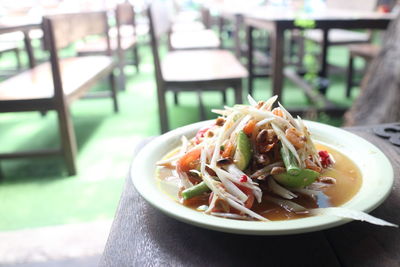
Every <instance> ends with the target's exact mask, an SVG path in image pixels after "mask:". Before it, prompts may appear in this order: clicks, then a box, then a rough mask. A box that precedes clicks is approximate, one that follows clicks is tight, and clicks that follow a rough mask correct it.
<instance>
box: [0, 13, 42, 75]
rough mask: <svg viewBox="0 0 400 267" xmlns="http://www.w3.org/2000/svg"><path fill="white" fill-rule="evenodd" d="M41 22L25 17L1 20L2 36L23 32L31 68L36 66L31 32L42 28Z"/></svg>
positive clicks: (0, 32)
mask: <svg viewBox="0 0 400 267" xmlns="http://www.w3.org/2000/svg"><path fill="white" fill-rule="evenodd" d="M41 23H42V22H41V21H40V20H35V19H26V18H24V17H12V18H9V17H4V18H2V19H0V34H4V33H10V32H22V33H23V34H24V44H25V49H26V52H27V54H28V59H29V67H31V68H33V67H34V66H35V65H36V62H35V57H34V55H33V48H32V44H31V39H30V37H29V31H31V30H33V29H40V28H41Z"/></svg>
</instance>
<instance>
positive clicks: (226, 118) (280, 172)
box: [157, 96, 394, 226]
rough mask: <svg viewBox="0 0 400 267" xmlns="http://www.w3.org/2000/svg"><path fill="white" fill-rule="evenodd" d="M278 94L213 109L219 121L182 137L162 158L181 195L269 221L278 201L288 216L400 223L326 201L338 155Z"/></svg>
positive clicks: (226, 214)
mask: <svg viewBox="0 0 400 267" xmlns="http://www.w3.org/2000/svg"><path fill="white" fill-rule="evenodd" d="M276 100H277V97H276V96H274V97H271V98H270V99H268V100H266V101H259V102H257V101H255V100H254V99H253V98H252V97H251V96H248V101H249V105H235V106H233V107H225V108H224V109H223V110H213V112H214V113H216V114H218V115H219V116H220V117H218V118H217V119H216V120H215V121H214V122H213V123H210V125H208V126H206V127H204V128H202V129H200V130H199V131H198V132H197V134H196V135H195V136H194V137H193V138H191V139H188V138H187V137H185V136H182V145H181V146H180V147H179V148H177V149H175V150H174V151H173V152H171V153H169V155H168V156H166V157H165V158H163V159H162V160H161V161H159V162H158V163H157V165H158V166H159V168H162V169H166V170H169V174H168V179H169V180H174V181H176V184H177V187H178V188H179V190H178V198H179V201H180V203H182V204H183V205H185V206H188V207H191V208H193V209H195V210H198V211H200V212H204V213H205V214H208V215H211V216H217V217H223V218H229V219H239V220H255V221H269V220H270V218H269V217H270V216H269V215H271V211H273V210H274V207H275V209H276V208H279V209H280V210H283V211H285V212H286V213H285V216H286V217H287V218H299V217H304V216H310V215H316V214H323V213H328V214H333V215H336V216H340V217H346V218H352V219H358V220H363V221H368V222H370V223H374V224H378V225H388V226H394V225H393V224H391V223H388V222H386V221H383V220H381V219H378V218H375V217H372V216H370V215H368V214H366V213H363V212H360V211H353V210H348V209H345V208H341V207H335V206H331V205H323V204H321V203H322V200H323V199H322V198H326V197H327V196H326V195H324V194H322V193H323V192H324V190H326V189H327V188H328V189H329V187H331V186H334V185H335V184H336V183H337V180H336V179H337V178H335V177H332V176H330V175H329V173H330V172H329V170H330V169H333V168H334V167H335V164H336V159H335V158H336V156H334V155H333V153H331V152H329V151H328V150H327V149H317V146H316V145H315V144H314V142H313V139H312V138H311V133H310V132H309V130H308V129H307V126H306V125H305V123H304V121H303V120H302V119H301V118H300V117H297V118H296V119H294V118H293V117H292V115H291V114H290V113H289V112H288V111H287V110H286V109H285V108H284V107H283V106H282V105H281V104H280V103H278V105H277V107H274V105H275V102H276ZM338 155H339V154H338ZM359 179H361V177H360V178H359ZM359 184H361V182H360V183H359ZM357 190H358V189H357ZM353 191H354V190H353ZM355 192H356V191H354V194H355ZM318 198H321V199H320V200H319V201H318ZM328 198H329V196H328ZM305 200H307V201H305ZM325 200H326V199H325ZM288 214H289V215H288ZM291 215H295V216H291Z"/></svg>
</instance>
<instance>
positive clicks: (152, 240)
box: [100, 127, 400, 266]
mask: <svg viewBox="0 0 400 267" xmlns="http://www.w3.org/2000/svg"><path fill="white" fill-rule="evenodd" d="M347 130H349V131H351V132H353V133H355V134H357V135H359V136H361V137H363V138H365V139H366V140H368V141H370V142H371V143H373V144H375V145H376V146H377V147H379V148H380V149H381V150H382V151H383V152H384V153H385V154H386V156H387V157H388V158H389V159H390V161H391V163H392V165H393V168H394V174H395V183H394V187H393V191H392V192H391V194H390V196H389V198H388V199H387V200H386V201H385V202H384V203H383V204H382V205H381V206H380V207H378V208H377V209H376V210H375V211H373V212H372V214H373V215H374V216H377V217H379V218H382V219H385V220H388V221H390V222H393V223H397V224H399V222H400V212H399V211H400V147H399V146H395V145H393V144H391V143H390V142H389V141H388V140H386V139H382V138H380V137H378V136H376V135H375V134H374V132H373V127H357V128H348V129H347ZM399 134H400V133H399ZM146 142H148V140H145V141H144V142H143V143H142V145H141V146H138V147H137V148H136V151H137V150H138V149H140V148H141V147H142V146H143V145H144V144H145V143H146ZM100 266H400V230H399V228H392V227H379V226H375V225H370V224H367V223H362V222H351V223H348V224H346V225H343V226H340V227H336V228H333V229H330V230H325V231H319V232H314V233H307V234H299V235H290V236H272V237H271V236H246V235H235V234H227V233H221V232H216V231H211V230H206V229H202V228H198V227H195V226H192V225H188V224H185V223H182V222H179V221H177V220H175V219H172V218H170V217H168V216H166V215H164V214H163V213H161V212H160V211H158V210H157V209H155V208H153V207H152V206H150V205H149V204H147V202H145V201H144V200H143V199H142V197H141V196H140V195H139V194H138V193H137V192H136V190H135V188H134V187H133V185H132V181H131V179H130V177H128V178H127V180H126V185H125V189H124V192H123V194H122V197H121V200H120V203H119V207H118V210H117V213H116V215H115V219H114V223H113V226H112V228H111V232H110V235H109V238H108V241H107V244H106V247H105V250H104V253H103V257H102V259H101V261H100Z"/></svg>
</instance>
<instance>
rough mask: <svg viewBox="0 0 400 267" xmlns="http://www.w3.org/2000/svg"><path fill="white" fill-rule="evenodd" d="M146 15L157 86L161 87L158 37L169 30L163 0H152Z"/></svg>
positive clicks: (169, 21) (166, 10) (168, 19)
mask: <svg viewBox="0 0 400 267" xmlns="http://www.w3.org/2000/svg"><path fill="white" fill-rule="evenodd" d="M147 16H148V19H149V26H150V29H149V31H150V37H151V40H150V41H151V49H152V52H153V58H154V67H155V71H156V78H157V79H156V80H157V87H158V88H161V87H162V84H160V83H162V82H163V76H162V72H161V64H160V56H159V53H158V43H159V40H160V38H161V37H162V36H166V35H168V34H169V32H170V30H171V20H170V17H169V13H168V9H167V5H166V3H165V1H161V0H155V1H153V2H152V3H151V4H150V5H149V7H148V9H147Z"/></svg>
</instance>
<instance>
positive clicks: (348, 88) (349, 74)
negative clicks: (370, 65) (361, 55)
mask: <svg viewBox="0 0 400 267" xmlns="http://www.w3.org/2000/svg"><path fill="white" fill-rule="evenodd" d="M353 71H354V58H353V56H352V55H350V57H349V64H348V69H347V86H346V97H347V98H350V95H351V88H352V87H353Z"/></svg>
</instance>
